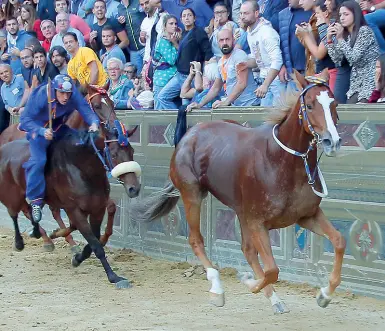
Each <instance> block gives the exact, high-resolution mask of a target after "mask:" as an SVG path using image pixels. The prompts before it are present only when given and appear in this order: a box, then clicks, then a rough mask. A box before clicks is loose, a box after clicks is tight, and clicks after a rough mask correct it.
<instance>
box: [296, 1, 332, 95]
mask: <svg viewBox="0 0 385 331" xmlns="http://www.w3.org/2000/svg"><path fill="white" fill-rule="evenodd" d="M314 12H315V17H316V18H317V21H316V26H317V29H318V36H317V38H314V34H313V33H312V29H311V27H310V24H309V23H307V24H301V25H298V26H297V34H298V35H300V36H301V38H302V40H303V43H304V45H305V47H306V49H308V50H309V52H310V54H311V56H312V57H314V59H315V73H320V72H322V71H323V70H324V69H325V68H327V69H328V73H329V86H330V88H331V90H332V91H333V92H334V87H335V82H336V78H337V69H336V66H335V64H334V62H333V61H332V59H331V58H330V56H329V55H328V50H327V48H326V45H325V43H326V31H327V27H328V26H329V25H330V16H331V15H330V13H329V11H328V10H327V8H326V5H325V0H318V1H317V2H316V3H315V8H314Z"/></svg>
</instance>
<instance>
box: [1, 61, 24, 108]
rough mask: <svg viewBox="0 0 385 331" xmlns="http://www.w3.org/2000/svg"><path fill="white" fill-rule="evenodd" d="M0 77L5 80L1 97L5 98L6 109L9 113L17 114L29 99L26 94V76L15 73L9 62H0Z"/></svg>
mask: <svg viewBox="0 0 385 331" xmlns="http://www.w3.org/2000/svg"><path fill="white" fill-rule="evenodd" d="M0 79H1V80H2V81H3V82H4V83H3V85H2V86H1V97H2V99H3V102H4V105H5V109H6V110H8V112H9V113H11V114H15V113H18V112H19V111H20V110H21V111H23V107H24V105H25V103H26V101H27V97H28V95H26V96H25V97H24V98H23V96H24V94H25V89H24V87H25V85H24V78H23V76H21V75H18V76H16V75H14V74H13V72H12V68H11V66H10V65H9V64H0Z"/></svg>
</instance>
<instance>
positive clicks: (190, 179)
mask: <svg viewBox="0 0 385 331" xmlns="http://www.w3.org/2000/svg"><path fill="white" fill-rule="evenodd" d="M325 74H326V73H325V72H323V75H325ZM296 77H297V80H298V82H299V85H301V89H302V93H301V95H300V96H298V98H296V103H295V105H294V106H293V107H291V108H289V109H287V110H285V111H280V113H279V114H278V116H277V114H271V116H270V117H271V118H270V121H267V123H265V124H263V125H261V126H259V127H257V128H246V127H243V126H241V125H236V124H234V123H231V122H228V121H213V122H209V123H200V124H197V125H195V126H194V127H192V128H191V129H190V130H189V131H188V132H187V133H186V134H185V135H184V137H183V138H182V139H181V140H180V142H179V144H178V145H177V147H176V149H175V151H174V154H173V156H172V158H171V164H170V178H171V181H172V183H169V184H168V185H167V186H166V187H165V188H164V189H163V190H161V191H160V192H158V193H154V194H153V195H152V196H150V197H148V198H146V199H144V200H143V201H142V202H139V203H138V204H137V205H136V206H134V207H133V209H134V210H132V215H133V217H134V218H136V219H137V220H138V221H145V220H147V221H150V220H154V219H158V218H159V217H162V216H164V215H166V214H168V213H169V212H170V211H171V210H172V209H173V208H174V206H175V205H176V203H177V201H178V198H179V196H180V197H182V200H183V204H184V207H185V212H186V218H187V222H188V225H189V243H190V245H191V247H192V249H193V251H194V253H195V255H196V256H197V257H198V258H199V260H200V261H201V263H202V264H203V266H204V267H205V268H206V270H207V279H208V280H210V281H211V284H212V287H211V289H210V301H211V302H212V303H213V304H215V305H217V306H223V305H224V290H223V287H222V284H221V281H220V278H219V272H218V271H217V270H216V269H214V267H213V264H212V263H211V261H210V260H209V259H208V257H207V255H206V253H205V248H204V243H203V237H202V235H201V232H200V213H201V203H202V200H203V199H204V198H205V197H206V195H207V193H208V192H210V193H211V194H212V195H214V196H215V197H216V198H217V199H218V200H219V201H221V202H222V203H223V204H225V205H227V206H228V207H230V208H232V209H233V210H234V211H235V212H236V214H237V216H238V218H239V222H240V226H241V233H242V251H243V253H244V255H245V257H246V259H247V262H248V263H249V265H250V266H251V268H252V270H253V271H254V273H255V275H256V276H257V277H258V278H259V279H258V280H257V279H254V278H251V279H250V278H249V279H242V281H243V283H244V284H246V285H247V286H248V287H249V289H250V290H251V291H252V292H254V293H258V292H259V291H261V290H264V294H265V296H266V297H268V298H269V299H270V302H271V304H272V307H273V311H274V313H284V312H287V311H288V309H287V307H286V305H285V304H284V302H283V301H282V300H281V299H280V298H279V297H278V295H277V294H276V292H275V291H274V289H273V287H272V284H273V283H275V282H276V281H277V279H278V273H279V269H278V267H277V265H276V263H275V260H274V257H273V253H272V248H271V243H270V237H269V230H271V229H278V228H285V227H288V226H290V225H293V224H298V225H300V226H301V227H304V228H306V229H309V230H310V231H313V232H315V233H317V234H319V235H321V236H323V237H325V238H328V239H330V240H331V242H332V244H333V246H334V249H335V260H334V266H333V271H332V272H331V275H330V278H329V286H327V287H324V288H322V289H321V290H320V292H319V294H318V296H317V302H318V304H319V305H320V306H321V307H326V306H327V305H328V304H329V302H330V300H331V296H332V294H333V292H334V291H335V289H336V287H337V286H338V285H339V284H340V282H341V269H342V260H343V255H344V251H345V241H344V238H343V237H342V235H341V234H340V233H339V232H338V231H337V230H336V229H335V228H334V227H333V225H332V224H331V223H330V222H329V221H328V220H327V218H326V217H325V215H324V213H323V212H322V210H321V209H320V207H319V205H320V202H321V198H322V197H324V196H326V185H325V182H324V179H323V177H322V174H321V172H320V170H319V169H318V166H317V145H318V146H322V147H323V150H324V152H325V154H326V155H328V156H335V155H336V152H337V150H338V149H339V148H340V144H341V139H340V137H339V135H338V133H337V130H336V126H335V124H336V122H337V110H336V103H335V101H334V99H333V94H332V92H331V91H330V89H329V87H328V85H327V84H326V80H325V79H322V77H323V76H321V77H318V78H316V77H306V79H305V78H304V77H303V76H301V75H300V74H299V73H296ZM258 254H259V255H260V257H261V260H262V262H263V266H264V269H262V267H261V265H260V263H259V260H258Z"/></svg>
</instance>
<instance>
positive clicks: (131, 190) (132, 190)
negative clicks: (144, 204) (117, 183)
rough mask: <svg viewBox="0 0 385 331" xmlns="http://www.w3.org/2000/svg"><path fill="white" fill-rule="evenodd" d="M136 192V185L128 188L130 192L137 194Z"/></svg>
mask: <svg viewBox="0 0 385 331" xmlns="http://www.w3.org/2000/svg"><path fill="white" fill-rule="evenodd" d="M135 193H136V189H135V187H133V186H131V187H130V188H129V189H128V194H135Z"/></svg>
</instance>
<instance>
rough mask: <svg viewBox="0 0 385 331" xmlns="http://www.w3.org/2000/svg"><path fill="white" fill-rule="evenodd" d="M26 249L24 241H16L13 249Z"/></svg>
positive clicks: (17, 250)
mask: <svg viewBox="0 0 385 331" xmlns="http://www.w3.org/2000/svg"><path fill="white" fill-rule="evenodd" d="M23 249H24V242H23V241H16V242H15V243H14V244H13V250H14V251H16V252H21V251H22V250H23Z"/></svg>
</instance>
